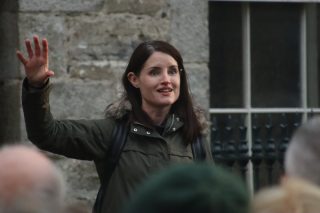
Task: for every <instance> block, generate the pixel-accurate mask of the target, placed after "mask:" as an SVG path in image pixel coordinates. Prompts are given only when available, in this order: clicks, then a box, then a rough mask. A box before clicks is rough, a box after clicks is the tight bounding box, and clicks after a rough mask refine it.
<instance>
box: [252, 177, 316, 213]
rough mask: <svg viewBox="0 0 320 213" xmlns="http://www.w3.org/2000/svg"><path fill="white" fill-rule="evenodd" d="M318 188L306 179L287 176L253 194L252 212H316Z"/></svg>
mask: <svg viewBox="0 0 320 213" xmlns="http://www.w3.org/2000/svg"><path fill="white" fill-rule="evenodd" d="M318 212H320V189H319V187H318V186H316V185H314V184H312V183H309V182H308V181H306V180H303V179H298V178H293V177H287V178H284V179H283V181H282V183H281V184H280V185H278V186H273V187H269V188H264V189H261V190H260V191H259V192H257V194H256V195H255V196H254V199H253V202H252V213H318Z"/></svg>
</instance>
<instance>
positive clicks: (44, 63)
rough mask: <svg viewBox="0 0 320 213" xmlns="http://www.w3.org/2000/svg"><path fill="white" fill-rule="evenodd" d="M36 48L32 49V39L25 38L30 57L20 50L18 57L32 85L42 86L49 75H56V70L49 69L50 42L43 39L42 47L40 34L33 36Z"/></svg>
mask: <svg viewBox="0 0 320 213" xmlns="http://www.w3.org/2000/svg"><path fill="white" fill-rule="evenodd" d="M33 42H34V50H33V49H32V46H31V42H30V40H25V45H26V49H27V52H28V59H26V58H25V57H24V56H23V54H22V53H21V52H20V51H19V50H18V51H17V57H18V59H19V60H20V61H21V63H22V64H23V66H24V69H25V73H26V76H27V79H28V82H29V84H30V85H31V86H34V87H40V86H42V85H43V84H44V83H45V82H46V81H47V79H48V78H49V77H51V76H53V75H54V72H53V71H51V70H49V68H48V67H49V61H48V42H47V40H46V39H42V49H41V47H40V42H39V38H38V36H34V37H33Z"/></svg>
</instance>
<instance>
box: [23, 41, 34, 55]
mask: <svg viewBox="0 0 320 213" xmlns="http://www.w3.org/2000/svg"><path fill="white" fill-rule="evenodd" d="M25 44H26V48H27V52H28V56H29V58H32V57H33V51H32V47H31V42H30V40H29V39H26V40H25Z"/></svg>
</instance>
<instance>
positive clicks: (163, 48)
mask: <svg viewBox="0 0 320 213" xmlns="http://www.w3.org/2000/svg"><path fill="white" fill-rule="evenodd" d="M154 52H162V53H165V54H168V55H170V56H171V57H173V58H174V59H175V60H176V62H177V63H178V68H179V70H180V71H181V72H180V95H179V97H178V99H177V101H176V102H175V103H174V104H173V105H172V107H171V113H175V114H176V115H178V116H179V117H180V118H181V119H182V121H183V122H184V126H183V137H184V139H185V141H186V142H187V143H192V142H193V141H194V139H195V138H196V137H197V136H199V135H200V132H201V125H200V122H199V120H198V119H197V116H196V114H195V111H194V107H193V103H192V99H191V95H190V92H189V86H188V81H187V73H186V72H185V69H184V66H183V59H182V57H181V54H180V53H179V51H178V50H177V49H176V48H175V47H173V46H172V45H170V44H169V43H167V42H164V41H147V42H143V43H141V44H140V45H139V46H138V47H137V48H136V49H135V50H134V52H133V54H132V56H131V58H130V60H129V63H128V66H127V68H126V71H125V72H124V73H123V76H122V83H123V86H124V89H125V94H124V95H125V96H126V97H125V98H126V99H128V100H129V101H130V103H131V105H132V111H131V115H130V116H129V117H130V118H129V119H132V120H135V121H138V122H140V123H143V124H145V125H148V126H152V121H151V119H150V117H149V116H148V115H147V114H146V113H145V112H144V111H143V110H142V98H141V93H140V90H139V89H138V88H135V87H133V86H132V85H131V83H130V81H129V80H128V73H129V72H133V73H134V74H135V75H136V76H139V74H140V72H141V69H142V67H143V65H144V63H145V62H146V61H147V60H148V58H149V57H150V56H151V55H152V54H153V53H154Z"/></svg>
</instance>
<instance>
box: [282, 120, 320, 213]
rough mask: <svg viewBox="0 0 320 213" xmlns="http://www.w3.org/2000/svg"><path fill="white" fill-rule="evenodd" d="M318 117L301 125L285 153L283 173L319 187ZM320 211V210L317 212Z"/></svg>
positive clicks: (319, 134)
mask: <svg viewBox="0 0 320 213" xmlns="http://www.w3.org/2000/svg"><path fill="white" fill-rule="evenodd" d="M319 162H320V116H315V117H313V118H311V119H310V120H308V121H307V122H306V123H304V124H302V125H301V126H300V127H299V128H298V129H297V130H296V131H295V133H294V134H293V137H292V139H291V140H290V143H289V146H288V148H287V150H286V153H285V173H286V176H289V177H298V178H302V179H305V180H307V181H310V182H311V183H314V184H316V185H318V186H320V164H319ZM319 211H320V210H319Z"/></svg>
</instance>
